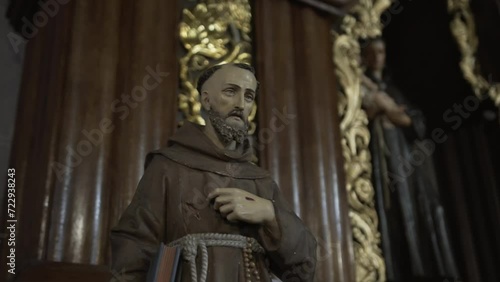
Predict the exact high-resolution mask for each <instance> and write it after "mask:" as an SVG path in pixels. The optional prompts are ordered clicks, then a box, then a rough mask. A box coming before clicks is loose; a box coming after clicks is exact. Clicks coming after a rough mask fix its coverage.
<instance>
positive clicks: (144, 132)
mask: <svg viewBox="0 0 500 282" xmlns="http://www.w3.org/2000/svg"><path fill="white" fill-rule="evenodd" d="M18 2H19V1H18ZM63 2H67V1H63ZM13 6H15V5H13ZM21 6H22V5H21ZM18 8H19V6H18ZM59 8H60V9H59V11H58V12H57V14H56V15H55V16H53V17H52V16H51V17H49V20H48V22H47V24H46V25H45V26H43V27H41V28H40V29H39V31H38V33H37V34H36V36H34V37H33V38H31V39H30V40H29V42H28V45H27V51H26V60H25V66H24V75H23V82H22V89H21V93H20V101H19V109H18V118H17V123H16V132H15V137H14V144H13V149H12V158H11V166H10V167H13V168H15V169H16V181H17V183H16V184H17V191H16V204H17V205H16V212H17V214H16V217H17V220H18V223H17V226H16V272H18V271H19V270H21V269H22V267H23V265H26V263H28V262H30V261H33V260H37V261H39V260H42V261H46V260H48V261H56V262H67V263H80V264H92V265H104V264H107V262H108V261H109V259H110V258H109V251H108V241H109V239H108V235H109V229H110V228H111V227H112V226H114V225H115V224H116V223H117V221H118V218H119V216H120V215H121V213H122V212H123V210H124V209H125V207H126V206H127V205H128V203H129V201H130V200H131V197H132V195H133V193H134V191H135V188H136V185H137V182H138V180H139V178H140V176H141V175H142V172H143V162H144V158H145V155H146V153H147V152H148V151H151V150H153V149H156V148H159V147H161V146H163V145H165V144H166V141H167V139H168V137H169V136H170V134H171V133H172V132H173V130H174V129H175V114H176V112H177V83H178V63H177V48H178V41H177V40H176V38H177V32H178V29H177V23H178V17H179V15H180V10H179V9H178V6H177V1H160V0H154V1H148V2H147V3H142V2H137V1H117V0H110V1H70V2H69V3H67V4H64V5H62V4H61V5H60V7H59ZM11 9H13V8H11ZM19 9H21V8H19ZM20 13H22V10H20V11H18V13H14V12H12V10H11V14H12V15H19V14H20ZM28 18H29V17H28ZM12 21H13V22H16V20H12ZM2 212H3V211H2ZM4 216H5V215H4ZM3 222H5V221H3ZM6 247H7V246H6V244H5V243H4V244H3V245H2V256H4V255H5V256H6V255H7V248H6ZM5 256H4V257H5ZM1 271H2V277H5V274H6V273H7V271H6V265H5V264H2V266H1ZM8 278H10V277H8Z"/></svg>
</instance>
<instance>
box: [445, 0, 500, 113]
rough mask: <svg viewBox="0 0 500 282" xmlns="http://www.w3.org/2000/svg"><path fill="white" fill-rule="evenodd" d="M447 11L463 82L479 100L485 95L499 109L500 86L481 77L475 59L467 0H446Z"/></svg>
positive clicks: (471, 19)
mask: <svg viewBox="0 0 500 282" xmlns="http://www.w3.org/2000/svg"><path fill="white" fill-rule="evenodd" d="M448 11H449V13H450V14H451V15H452V17H453V18H452V20H451V23H450V28H451V32H452V33H453V36H454V37H455V39H456V41H457V44H458V48H459V49H460V53H461V54H462V59H461V61H460V68H461V69H462V73H463V75H464V78H465V80H467V81H468V82H469V83H470V85H471V86H472V89H473V90H474V93H475V94H476V95H477V96H478V97H479V98H483V97H484V96H485V95H487V96H489V97H490V98H491V99H493V101H494V102H495V105H497V106H499V107H500V84H499V83H496V84H491V83H490V82H489V81H487V80H486V79H485V78H484V77H483V76H482V75H481V72H480V68H479V65H478V62H477V59H476V52H477V45H478V39H477V35H476V27H475V23H474V15H473V14H472V11H471V9H470V4H469V0H448Z"/></svg>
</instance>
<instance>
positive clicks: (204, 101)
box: [201, 91, 210, 111]
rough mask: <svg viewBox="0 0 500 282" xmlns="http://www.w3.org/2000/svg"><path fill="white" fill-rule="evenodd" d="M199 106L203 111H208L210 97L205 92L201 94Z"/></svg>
mask: <svg viewBox="0 0 500 282" xmlns="http://www.w3.org/2000/svg"><path fill="white" fill-rule="evenodd" d="M201 105H202V107H203V109H205V111H210V97H209V95H208V92H207V91H202V92H201Z"/></svg>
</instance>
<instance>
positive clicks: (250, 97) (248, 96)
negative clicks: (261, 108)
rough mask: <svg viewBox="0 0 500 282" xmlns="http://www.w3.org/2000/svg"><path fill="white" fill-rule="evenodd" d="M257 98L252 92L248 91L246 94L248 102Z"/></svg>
mask: <svg viewBox="0 0 500 282" xmlns="http://www.w3.org/2000/svg"><path fill="white" fill-rule="evenodd" d="M254 99H255V96H254V95H253V94H251V93H247V94H245V100H247V102H253V100H254Z"/></svg>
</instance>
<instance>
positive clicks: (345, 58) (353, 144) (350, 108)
mask: <svg viewBox="0 0 500 282" xmlns="http://www.w3.org/2000/svg"><path fill="white" fill-rule="evenodd" d="M389 5H390V0H360V1H359V2H358V4H357V5H356V6H355V7H353V9H352V10H351V11H350V12H349V14H348V15H346V16H345V17H344V18H343V19H342V23H341V28H340V32H338V33H337V32H335V31H334V32H333V36H334V44H333V61H334V63H335V66H336V73H337V76H338V78H339V83H340V85H341V86H342V87H341V88H342V89H341V91H340V93H341V95H340V96H341V97H340V102H339V113H340V116H341V123H340V129H341V132H342V149H343V155H344V159H345V170H346V176H347V194H348V203H349V217H350V220H351V225H352V233H353V241H354V254H355V260H356V262H355V263H356V281H385V280H386V275H385V262H384V258H383V256H382V251H381V249H380V246H379V245H380V239H381V238H380V232H379V231H378V216H377V211H376V209H375V201H374V193H375V191H374V188H373V185H372V182H371V172H372V166H371V155H370V151H369V147H368V146H369V142H370V131H369V130H368V127H367V125H368V119H367V116H366V113H365V112H364V111H363V110H362V109H361V74H362V70H361V66H360V46H359V43H358V41H359V39H365V38H371V37H376V36H379V35H380V34H381V30H382V24H381V22H380V16H381V15H382V13H383V12H384V10H385V9H387V8H388V7H389Z"/></svg>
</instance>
